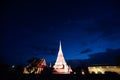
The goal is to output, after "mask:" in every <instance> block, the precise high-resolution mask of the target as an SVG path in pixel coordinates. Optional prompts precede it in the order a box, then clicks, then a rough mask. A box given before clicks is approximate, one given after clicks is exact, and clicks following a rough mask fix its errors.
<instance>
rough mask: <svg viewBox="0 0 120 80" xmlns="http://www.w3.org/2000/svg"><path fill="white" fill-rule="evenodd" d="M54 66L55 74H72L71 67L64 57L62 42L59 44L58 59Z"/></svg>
mask: <svg viewBox="0 0 120 80" xmlns="http://www.w3.org/2000/svg"><path fill="white" fill-rule="evenodd" d="M53 68H54V72H53V73H54V74H70V73H71V72H72V69H71V67H70V66H68V65H67V63H66V61H65V59H64V56H63V52H62V47H61V42H60V46H59V51H58V56H57V60H56V62H55V65H54V66H53Z"/></svg>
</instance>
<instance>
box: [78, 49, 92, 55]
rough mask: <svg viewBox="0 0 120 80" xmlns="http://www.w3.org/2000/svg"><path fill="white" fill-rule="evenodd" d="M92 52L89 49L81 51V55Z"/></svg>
mask: <svg viewBox="0 0 120 80" xmlns="http://www.w3.org/2000/svg"><path fill="white" fill-rule="evenodd" d="M91 51H92V50H91V49H90V48H87V49H85V50H83V51H81V52H80V53H81V54H84V53H89V52H91Z"/></svg>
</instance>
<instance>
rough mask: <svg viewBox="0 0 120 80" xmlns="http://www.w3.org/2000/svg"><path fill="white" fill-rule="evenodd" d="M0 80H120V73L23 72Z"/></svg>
mask: <svg viewBox="0 0 120 80" xmlns="http://www.w3.org/2000/svg"><path fill="white" fill-rule="evenodd" d="M0 80H120V75H116V74H106V75H102V74H99V75H95V74H94V75H75V74H70V75H65V74H64V75H62V74H61V75H58V74H49V75H33V74H31V75H25V74H6V75H5V74H4V75H2V76H1V78H0Z"/></svg>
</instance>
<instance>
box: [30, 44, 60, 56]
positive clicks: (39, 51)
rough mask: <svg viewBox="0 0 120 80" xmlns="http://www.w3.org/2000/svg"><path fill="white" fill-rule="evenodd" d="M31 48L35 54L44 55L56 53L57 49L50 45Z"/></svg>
mask: <svg viewBox="0 0 120 80" xmlns="http://www.w3.org/2000/svg"><path fill="white" fill-rule="evenodd" d="M32 49H33V51H34V52H35V53H37V54H45V55H56V54H57V51H58V50H57V49H56V48H52V47H40V46H32Z"/></svg>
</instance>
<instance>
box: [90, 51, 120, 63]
mask: <svg viewBox="0 0 120 80" xmlns="http://www.w3.org/2000/svg"><path fill="white" fill-rule="evenodd" d="M89 56H90V60H91V61H92V63H93V64H116V58H117V57H118V56H120V49H106V51H105V52H100V53H94V54H90V55H89Z"/></svg>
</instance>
